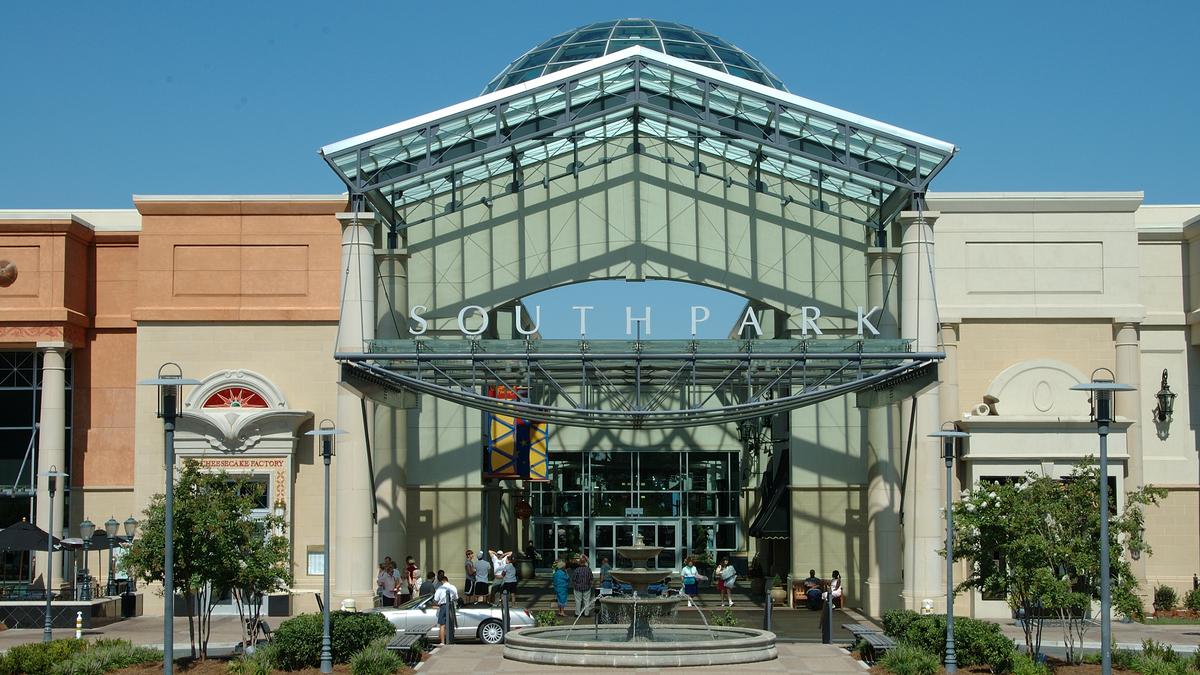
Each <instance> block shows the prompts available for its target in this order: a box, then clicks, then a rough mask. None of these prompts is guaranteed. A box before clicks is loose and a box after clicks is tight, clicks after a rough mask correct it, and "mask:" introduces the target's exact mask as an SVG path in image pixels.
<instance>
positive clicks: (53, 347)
mask: <svg viewBox="0 0 1200 675" xmlns="http://www.w3.org/2000/svg"><path fill="white" fill-rule="evenodd" d="M35 345H36V346H37V348H38V349H40V350H42V351H55V352H69V351H71V349H72V346H71V343H70V342H66V341H63V340H49V341H42V340H39V341H38V342H37V343H35Z"/></svg>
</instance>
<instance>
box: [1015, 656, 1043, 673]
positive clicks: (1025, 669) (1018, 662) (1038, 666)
mask: <svg viewBox="0 0 1200 675" xmlns="http://www.w3.org/2000/svg"><path fill="white" fill-rule="evenodd" d="M1011 672H1012V675H1050V667H1049V666H1047V665H1046V664H1044V663H1038V662H1037V661H1034V660H1033V659H1031V658H1029V655H1028V654H1026V653H1025V652H1021V653H1019V654H1017V655H1016V656H1014V657H1013V663H1012V671H1011Z"/></svg>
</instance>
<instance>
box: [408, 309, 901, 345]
mask: <svg viewBox="0 0 1200 675" xmlns="http://www.w3.org/2000/svg"><path fill="white" fill-rule="evenodd" d="M571 309H572V310H574V311H575V312H578V315H579V336H580V337H587V334H588V312H590V311H592V310H594V309H596V307H595V306H594V305H573V306H572V307H571ZM855 310H856V312H855V316H856V319H855V321H856V326H857V330H856V334H857V335H859V336H860V337H876V336H878V335H879V328H877V327H876V326H875V324H874V323H873V319H872V318H871V317H872V316H874V315H875V313H876V312H878V311H879V307H872V308H871V309H870V310H865V309H864V308H863V307H856V308H855ZM428 311H429V308H428V307H426V306H424V305H414V306H413V308H412V309H411V310H410V311H409V313H408V318H409V319H410V320H411V325H410V326H409V329H408V332H409V333H410V334H412V335H424V334H425V332H426V331H428V330H429V320H428V319H426V318H425V316H424V314H425V313H426V312H428ZM711 315H712V313H711V312H710V311H709V309H708V307H706V306H704V305H691V306H690V322H691V324H690V326H691V335H692V336H693V337H694V336H695V335H696V329H697V327H698V326H699V325H700V324H701V323H704V322H705V321H708V319H709V317H710V316H711ZM836 318H839V319H840V318H842V317H836ZM457 319H458V330H459V332H460V333H462V334H463V335H465V336H476V335H482V334H483V333H484V332H485V331H486V330H487V329H488V325H489V322H490V318H489V315H488V312H487V310H486V309H485V308H483V307H481V306H479V305H466V306H465V307H463V308H462V309H460V310H458V317H457ZM821 320H822V317H821V308H820V307H814V306H812V305H805V306H803V307H801V308H800V333H801V335H803V336H805V337H808V336H809V335H822V334H823V331H822V330H821V327H820V325H818V323H817V322H818V321H821ZM826 320H827V321H828V320H831V319H830V318H827V319H826ZM874 320H878V317H876V319H874ZM515 324H516V326H515V327H516V330H517V332H518V333H520V334H521V335H530V336H532V335H534V334H536V333H537V332H538V331H539V330H540V329H541V325H542V307H541V305H534V306H533V312H532V316H531V317H528V320H526V317H525V307H524V305H520V304H518V305H517V306H516V321H515ZM747 329H749V330H751V331H753V332H754V335H755V336H756V337H759V338H761V337H762V336H763V329H762V325H761V324H760V323H759V321H758V316H757V315H756V314H755V313H754V310H753V308H750V307H747V308H746V311H745V312H744V313H743V314H742V318H741V321H740V322H739V323H738V327H737V333H738V334H739V335H741V334H744V333H745V331H746V330H747ZM625 334H626V335H629V336H634V335H638V336H650V335H653V325H652V316H651V308H650V307H648V306H646V307H643V308H642V311H641V313H639V314H636V315H635V314H634V308H633V307H632V306H630V305H626V306H625Z"/></svg>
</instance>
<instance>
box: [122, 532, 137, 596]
mask: <svg viewBox="0 0 1200 675" xmlns="http://www.w3.org/2000/svg"><path fill="white" fill-rule="evenodd" d="M122 525H123V526H124V527H125V541H128V542H130V543H133V535H135V534H137V529H138V525H140V523H138V520H137V518H134V517H133V516H129V517H128V518H126V519H125V522H124V523H122ZM125 592H126V593H132V592H133V581H132V580H131V579H130V578H129V576H128V575H126V577H125Z"/></svg>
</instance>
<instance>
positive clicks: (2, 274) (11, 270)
mask: <svg viewBox="0 0 1200 675" xmlns="http://www.w3.org/2000/svg"><path fill="white" fill-rule="evenodd" d="M16 280H17V266H16V265H15V264H14V263H13V262H12V261H11V260H0V288H8V287H9V286H12V285H13V282H14V281H16Z"/></svg>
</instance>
